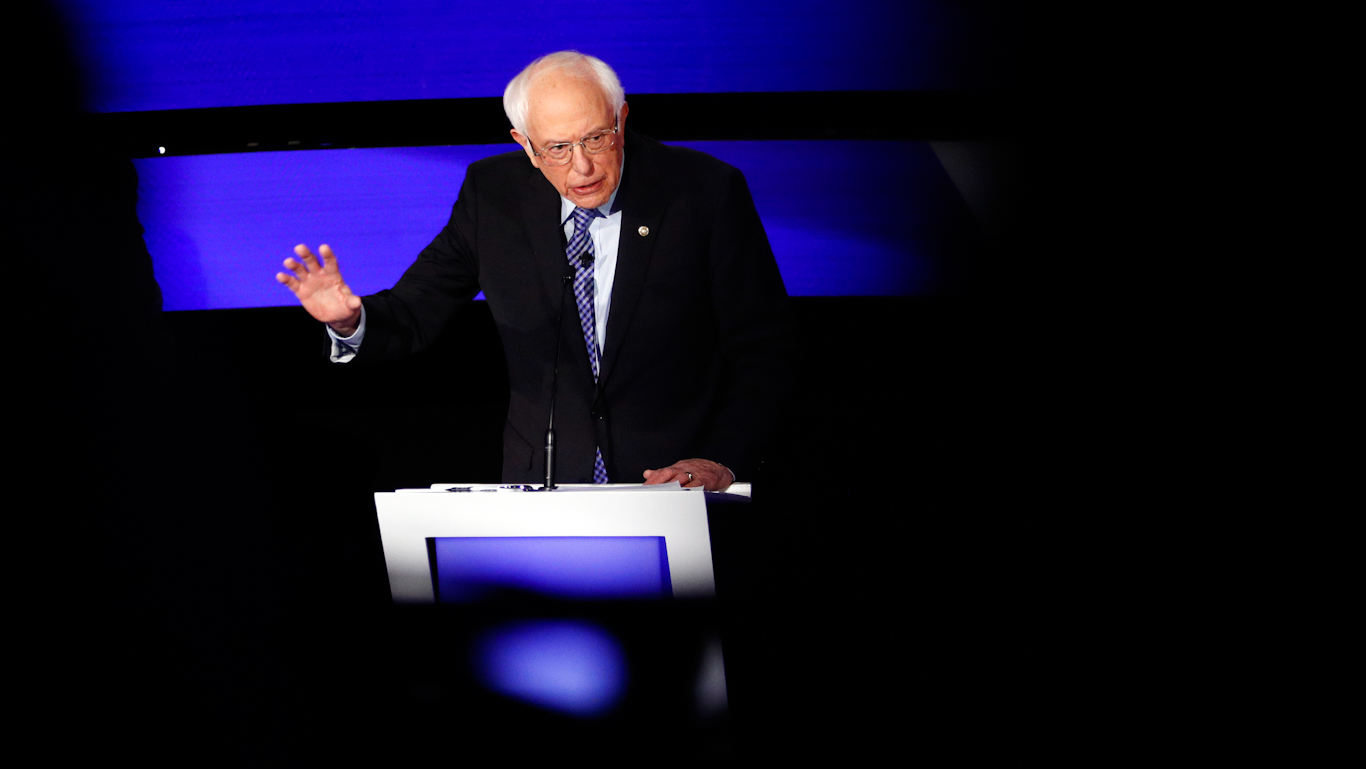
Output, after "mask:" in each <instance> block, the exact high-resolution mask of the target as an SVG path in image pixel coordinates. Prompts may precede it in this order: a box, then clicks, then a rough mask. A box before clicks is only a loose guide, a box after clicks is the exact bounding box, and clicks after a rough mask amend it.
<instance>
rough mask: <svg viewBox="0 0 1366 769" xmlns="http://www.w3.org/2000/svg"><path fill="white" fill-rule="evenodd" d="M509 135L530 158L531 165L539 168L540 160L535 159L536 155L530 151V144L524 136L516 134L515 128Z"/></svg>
mask: <svg viewBox="0 0 1366 769" xmlns="http://www.w3.org/2000/svg"><path fill="white" fill-rule="evenodd" d="M510 133H511V134H512V140H513V141H515V142H517V143H518V144H520V145H522V149H523V150H524V151H525V152H526V156H527V157H529V158H531V165H533V166H535V167H536V168H540V167H541V159H540V158H538V157H536V153H534V152H532V151H531V142H530V141H528V140H527V138H526V137H525V136H523V135H522V134H520V133H518V131H517V129H516V128H514V129H512V131H511V132H510Z"/></svg>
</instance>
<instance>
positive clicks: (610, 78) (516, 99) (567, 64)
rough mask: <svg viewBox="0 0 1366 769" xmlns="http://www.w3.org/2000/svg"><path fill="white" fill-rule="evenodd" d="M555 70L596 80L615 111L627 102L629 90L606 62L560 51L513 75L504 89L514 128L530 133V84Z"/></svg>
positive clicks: (506, 105) (619, 109)
mask: <svg viewBox="0 0 1366 769" xmlns="http://www.w3.org/2000/svg"><path fill="white" fill-rule="evenodd" d="M552 71H558V72H564V73H567V74H569V75H573V76H576V77H579V78H582V79H583V80H586V81H588V82H590V83H596V84H597V85H598V86H599V87H600V88H602V92H603V93H604V94H606V95H607V100H608V101H610V102H611V103H612V114H613V115H617V116H620V115H621V105H623V104H625V103H626V92H625V91H624V90H622V88H621V81H620V80H618V79H617V73H616V72H613V71H612V68H611V67H609V66H607V62H605V61H603V60H602V59H599V58H598V57H596V56H589V55H587V54H583V53H579V52H578V51H557V52H555V53H548V54H546V55H545V56H542V57H541V58H539V59H537V60H536V61H533V62H531V63H530V64H528V65H526V69H524V70H522V71H521V72H519V73H517V77H514V78H513V79H512V82H510V83H508V87H507V88H506V89H505V90H504V91H503V111H504V112H506V113H507V116H508V122H510V123H512V127H513V128H515V129H517V132H518V133H520V134H521V135H523V136H526V135H527V133H526V118H527V113H528V112H530V110H531V104H530V94H531V83H532V81H533V80H535V79H536V78H537V77H539V76H540V75H541V74H543V73H545V72H552Z"/></svg>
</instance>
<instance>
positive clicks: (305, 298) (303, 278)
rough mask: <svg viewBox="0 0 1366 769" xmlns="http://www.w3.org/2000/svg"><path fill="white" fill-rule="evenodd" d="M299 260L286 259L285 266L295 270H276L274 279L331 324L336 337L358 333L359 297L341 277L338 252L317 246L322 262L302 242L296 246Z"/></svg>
mask: <svg viewBox="0 0 1366 769" xmlns="http://www.w3.org/2000/svg"><path fill="white" fill-rule="evenodd" d="M294 253H295V254H297V255H298V257H299V259H298V260H295V259H292V258H291V259H286V260H285V269H287V270H289V271H290V272H292V273H294V274H293V275H290V274H289V273H285V272H277V273H275V279H276V280H278V281H280V282H281V283H283V284H285V286H287V287H288V288H289V290H290V291H293V292H294V295H295V296H297V297H298V298H299V303H300V304H302V305H303V306H304V309H305V310H308V314H309V315H312V316H313V317H315V318H317V319H318V320H320V321H322V322H323V323H326V324H327V325H329V326H331V327H332V330H333V331H335V332H336V333H337V336H340V337H348V336H351V335H352V334H354V333H356V327H357V326H359V325H360V297H358V296H356V295H355V294H353V293H351V287H350V286H348V285H346V281H344V280H342V276H341V271H340V270H338V269H337V255H336V254H334V253H332V247H331V246H329V245H327V244H323V245H322V246H319V247H318V253H320V254H322V257H323V261H322V264H318V258H317V257H315V256H314V255H313V252H312V251H309V250H308V246H306V245H304V244H303V243H300V244H299V245H297V246H295V247H294Z"/></svg>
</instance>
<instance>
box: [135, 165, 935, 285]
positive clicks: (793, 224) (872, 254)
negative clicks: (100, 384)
mask: <svg viewBox="0 0 1366 769" xmlns="http://www.w3.org/2000/svg"><path fill="white" fill-rule="evenodd" d="M677 144H681V145H683V146H688V147H693V148H695V149H699V150H702V151H704V152H707V153H710V154H712V155H715V156H716V157H719V158H721V159H722V160H725V161H727V162H729V163H731V164H733V165H735V166H737V167H739V168H741V169H742V170H744V172H745V176H746V178H747V180H748V181H749V184H750V188H751V190H752V192H753V193H754V201H755V205H756V206H757V207H758V209H759V215H760V216H761V217H762V219H763V222H764V228H765V229H766V230H767V232H768V236H769V240H770V241H771V243H772V245H773V252H774V254H775V255H776V256H777V259H778V265H779V268H780V269H781V270H782V274H783V280H784V282H785V283H786V285H787V290H788V292H789V293H791V294H793V295H796V296H839V295H845V296H847V295H864V296H870V295H904V294H920V293H927V292H929V291H932V290H933V288H934V279H935V275H934V272H933V266H934V260H935V257H936V256H937V255H938V254H939V253H941V252H942V251H943V250H944V249H945V247H946V246H947V245H951V244H948V243H947V242H946V241H948V240H951V239H952V237H954V234H955V233H954V230H953V229H952V227H951V226H950V225H951V223H952V222H954V221H956V217H957V216H958V215H959V214H958V209H960V208H961V206H962V204H961V202H960V201H959V199H958V197H957V193H956V191H955V190H954V189H953V186H952V182H951V181H950V180H949V179H948V176H947V174H946V173H945V172H944V170H943V167H942V166H941V165H940V164H939V161H938V160H937V159H936V158H935V156H934V153H933V151H932V150H931V149H930V147H929V145H928V144H926V143H924V142H868V141H829V142H821V141H790V142H776V141H775V142H738V141H737V142H677ZM509 148H514V145H513V144H512V143H511V142H509V143H508V144H499V145H474V146H471V145H465V146H454V147H394V148H377V149H353V150H316V151H306V152H304V151H295V152H257V153H247V154H224V155H189V156H179V157H157V158H143V159H138V160H136V161H134V162H135V163H136V165H137V169H138V175H139V178H140V191H141V194H140V198H139V202H138V217H139V219H141V221H142V224H143V226H144V227H145V228H146V230H147V232H146V239H147V248H148V250H149V251H150V252H151V254H152V258H153V262H154V264H155V266H156V277H157V282H158V283H159V284H160V285H161V290H162V293H163V295H164V302H165V304H164V307H165V309H167V310H204V309H221V308H230V307H269V306H277V305H292V304H294V303H295V300H294V297H293V296H292V295H291V294H290V293H289V292H288V291H287V290H286V289H285V288H283V287H282V286H280V285H279V284H278V283H276V282H275V280H274V278H273V276H274V274H275V272H276V271H277V270H279V269H280V263H281V262H282V261H283V260H284V259H285V258H286V257H288V256H291V255H292V253H293V252H292V251H291V249H292V248H293V247H294V244H296V243H308V244H310V245H311V246H314V247H316V246H317V245H319V244H321V243H328V244H330V245H331V246H332V247H333V249H334V250H335V251H336V252H337V256H338V260H339V261H340V263H341V265H342V271H343V274H344V275H345V276H346V278H347V281H348V282H349V283H350V284H351V286H352V288H353V289H354V290H355V291H356V293H359V294H370V293H374V292H375V291H378V290H380V289H384V288H389V287H390V286H392V285H393V284H394V282H395V281H396V280H398V278H399V276H400V275H402V274H403V270H404V269H406V268H407V267H408V265H409V264H411V263H412V261H413V259H414V258H415V257H416V256H417V254H418V252H419V251H421V250H422V249H423V247H425V246H426V245H427V244H428V243H429V242H431V239H432V238H433V237H435V236H436V234H437V233H438V232H439V231H440V230H441V227H442V226H444V225H445V223H446V220H447V219H448V218H449V217H450V211H451V205H452V204H453V203H454V202H455V198H456V195H457V194H458V193H459V191H460V183H461V181H462V180H463V179H464V175H465V167H466V166H467V165H468V164H469V163H471V162H473V161H475V160H478V159H480V158H483V157H487V156H489V155H493V154H497V153H500V152H506V151H508V149H509Z"/></svg>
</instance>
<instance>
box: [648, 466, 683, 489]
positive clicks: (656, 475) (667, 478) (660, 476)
mask: <svg viewBox="0 0 1366 769" xmlns="http://www.w3.org/2000/svg"><path fill="white" fill-rule="evenodd" d="M671 481H678V482H679V483H680V484H685V483H687V482H688V474H687V473H686V472H684V471H682V470H679V469H678V468H676V467H665V468H663V469H660V470H655V471H654V472H652V473H651V474H650V480H648V481H646V482H645V485H646V486H654V485H656V484H660V483H669V482H671Z"/></svg>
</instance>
